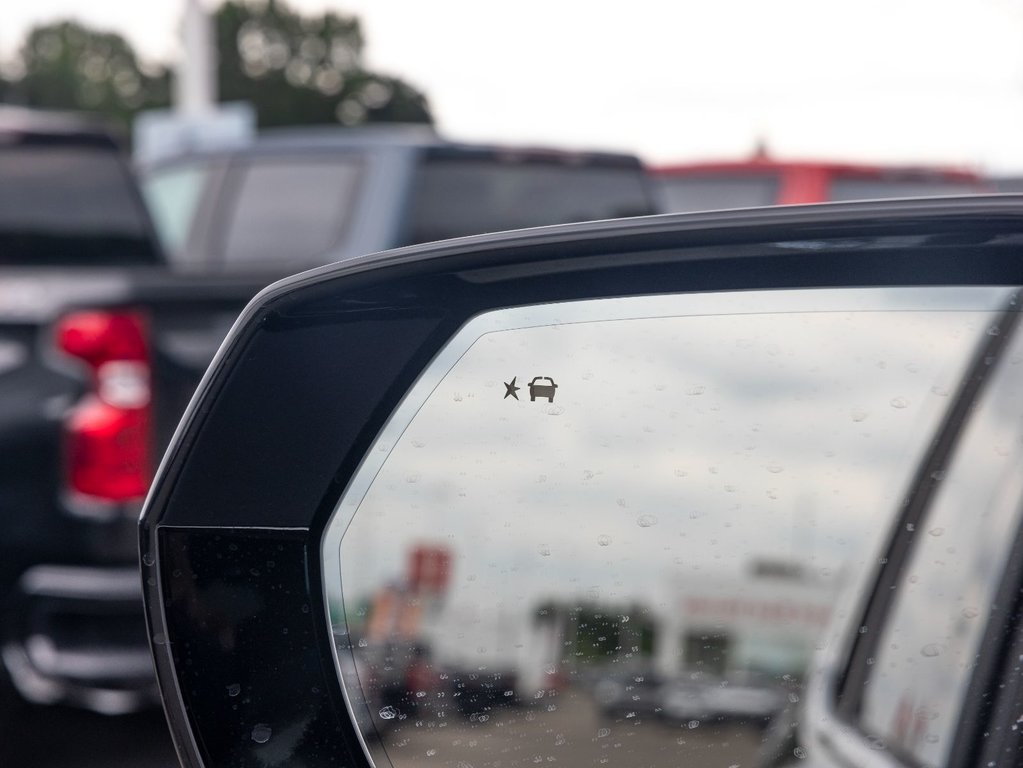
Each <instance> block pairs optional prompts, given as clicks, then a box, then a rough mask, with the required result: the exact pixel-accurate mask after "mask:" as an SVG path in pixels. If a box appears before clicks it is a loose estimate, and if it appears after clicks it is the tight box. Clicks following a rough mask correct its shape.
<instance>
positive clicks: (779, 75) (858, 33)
mask: <svg viewBox="0 0 1023 768" xmlns="http://www.w3.org/2000/svg"><path fill="white" fill-rule="evenodd" d="M291 2H292V4H293V5H295V6H298V7H301V8H303V9H306V10H322V9H323V8H325V7H334V8H337V9H339V10H342V11H346V12H351V13H355V14H357V15H358V16H360V17H361V19H362V20H363V24H364V28H365V32H366V35H367V39H368V48H367V58H368V62H369V64H370V65H371V66H373V67H375V68H378V69H381V70H385V71H387V72H389V73H392V74H397V75H400V76H402V77H405V78H407V79H408V80H410V81H411V82H413V83H414V84H416V85H418V86H419V87H420V88H422V89H423V90H425V91H426V93H427V94H428V96H429V98H430V102H431V104H432V106H433V109H434V113H435V115H436V117H437V120H438V123H439V126H440V128H441V129H442V130H444V131H445V132H446V133H448V134H449V135H452V136H455V137H458V138H467V139H490V140H506V141H527V142H531V143H538V142H540V143H555V144H567V145H571V146H577V147H607V148H620V149H633V150H635V151H638V152H639V153H640V154H642V155H643V156H644V157H646V158H647V159H650V160H654V161H670V160H689V159H694V158H706V157H726V158H728V157H742V156H744V155H746V154H748V153H749V152H751V151H752V149H753V148H754V147H755V146H756V145H757V143H758V142H760V141H763V142H765V143H766V144H767V146H768V147H769V148H770V150H771V151H772V152H773V153H774V154H776V155H780V156H786V157H827V158H832V157H835V158H842V159H854V160H855V159H859V160H876V161H891V162H943V163H955V164H966V165H973V166H978V167H981V168H984V169H987V170H991V171H1004V172H1008V171H1019V172H1023V138H1021V136H1023V131H1021V128H1023V44H1021V43H1023V2H1021V0H969V1H967V0H859V1H858V2H855V3H852V2H845V3H838V2H820V0H775V1H774V2H770V3H765V2H763V1H762V0H717V2H678V3H665V2H664V1H663V0H631V2H628V3H623V2H615V3H611V2H593V0H589V2H581V1H577V0H561V2H550V0H518V2H516V3H512V4H509V3H503V4H491V3H480V2H478V0H434V2H431V3H415V2H409V1H408V0H291ZM182 5H183V0H147V2H145V3H139V2H137V0H94V2H92V3H89V4H83V3H81V2H80V0H34V2H32V3H5V7H4V9H3V11H2V12H0V49H2V50H4V51H6V52H10V50H11V49H12V48H13V46H14V45H15V44H16V43H17V41H18V40H19V39H20V37H21V35H22V34H23V33H24V31H25V30H26V29H27V28H28V27H29V26H31V25H32V24H34V23H39V22H45V21H50V20H53V19H56V18H60V17H67V16H74V17H77V18H79V19H81V20H82V21H85V22H88V23H90V24H92V25H94V26H97V27H104V28H112V29H116V30H118V31H121V32H123V33H124V34H126V35H127V36H128V37H129V38H130V39H131V40H132V41H133V42H134V43H135V45H136V46H137V47H138V49H139V50H140V51H141V52H142V53H143V54H144V55H145V56H147V57H150V58H155V59H164V60H168V59H171V58H173V57H174V56H175V55H176V52H177V43H176V37H175V36H176V28H177V17H178V15H179V13H180V9H181V6H182Z"/></svg>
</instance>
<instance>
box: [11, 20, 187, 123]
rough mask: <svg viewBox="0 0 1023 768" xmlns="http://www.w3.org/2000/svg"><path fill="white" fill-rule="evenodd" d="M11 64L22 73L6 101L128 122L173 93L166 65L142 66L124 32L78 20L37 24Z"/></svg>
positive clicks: (160, 103) (14, 82)
mask: <svg viewBox="0 0 1023 768" xmlns="http://www.w3.org/2000/svg"><path fill="white" fill-rule="evenodd" d="M11 68H12V69H14V70H15V72H16V73H19V74H20V76H16V77H14V78H12V79H11V80H9V81H8V83H7V87H6V88H4V89H3V90H4V93H3V99H4V101H8V102H16V103H19V104H23V105H25V106H30V107H37V108H40V109H62V110H85V111H89V112H98V113H101V114H103V115H104V116H105V117H107V118H108V119H110V120H111V121H113V122H115V123H119V124H121V125H124V126H127V125H128V124H129V122H130V120H131V118H132V116H133V115H134V114H135V113H136V112H138V111H139V110H142V109H152V108H153V107H162V106H166V105H167V104H168V102H169V98H170V76H169V74H168V72H167V70H166V69H164V68H162V67H152V66H145V65H143V64H142V62H140V60H139V58H138V56H137V55H136V54H135V51H134V50H133V49H132V47H131V45H130V44H129V43H128V42H127V41H126V40H125V39H124V38H123V37H121V36H120V35H117V34H113V33H110V32H96V31H95V30H91V29H89V28H87V27H84V26H82V25H81V24H79V23H77V22H74V21H64V22H59V23H56V24H49V25H46V26H42V27H36V28H35V29H33V30H32V31H31V32H30V33H29V35H28V38H27V39H26V40H25V42H24V43H23V44H22V46H21V51H20V53H19V59H18V60H17V61H16V62H15V63H14V64H13V66H12V67H11Z"/></svg>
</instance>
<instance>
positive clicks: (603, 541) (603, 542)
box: [597, 533, 611, 547]
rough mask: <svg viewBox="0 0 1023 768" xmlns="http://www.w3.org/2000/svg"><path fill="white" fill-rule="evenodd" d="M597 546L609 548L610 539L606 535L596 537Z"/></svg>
mask: <svg viewBox="0 0 1023 768" xmlns="http://www.w3.org/2000/svg"><path fill="white" fill-rule="evenodd" d="M597 544H599V545H600V546H602V547H609V546H611V537H610V536H608V535H607V534H606V533H605V534H601V535H600V536H598V537H597Z"/></svg>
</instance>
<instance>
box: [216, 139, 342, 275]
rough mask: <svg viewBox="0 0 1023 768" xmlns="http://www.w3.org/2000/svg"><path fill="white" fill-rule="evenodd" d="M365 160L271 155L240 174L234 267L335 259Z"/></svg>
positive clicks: (228, 246)
mask: <svg viewBox="0 0 1023 768" xmlns="http://www.w3.org/2000/svg"><path fill="white" fill-rule="evenodd" d="M360 165H361V163H360V161H359V158H357V157H355V156H351V157H337V156H334V157H329V158H326V157H309V158H302V159H294V158H292V159H284V158H281V159H271V158H268V159H265V160H259V161H255V162H253V163H252V164H251V165H249V166H247V167H245V168H243V169H240V170H239V171H236V173H240V174H241V176H240V179H238V181H237V184H238V187H237V197H236V199H235V204H234V211H233V214H232V215H231V217H230V220H229V221H228V223H227V230H226V232H225V241H224V258H225V260H226V262H227V264H226V266H227V267H228V268H229V269H239V268H241V269H245V268H252V269H259V268H261V267H268V268H280V267H287V266H303V265H309V264H311V263H323V262H324V261H329V257H327V252H328V251H329V250H331V249H332V248H333V247H334V246H336V245H337V244H338V243H339V242H341V240H342V239H343V238H344V236H345V234H346V232H347V229H348V225H349V221H350V213H351V208H352V205H353V204H354V202H355V197H356V191H357V186H358V180H359V169H360Z"/></svg>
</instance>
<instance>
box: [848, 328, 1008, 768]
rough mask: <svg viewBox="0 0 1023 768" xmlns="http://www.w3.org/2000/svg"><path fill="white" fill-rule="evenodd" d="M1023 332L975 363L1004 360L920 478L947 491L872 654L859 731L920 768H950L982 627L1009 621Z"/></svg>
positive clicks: (925, 521)
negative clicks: (1005, 601)
mask: <svg viewBox="0 0 1023 768" xmlns="http://www.w3.org/2000/svg"><path fill="white" fill-rule="evenodd" d="M1019 336H1020V335H1019V333H1018V332H1017V333H1016V337H1017V338H1016V340H1015V341H1014V342H1013V343H1012V344H1010V345H1009V346H1008V347H1007V348H1005V349H1003V351H1002V352H1001V353H1000V354H999V355H997V356H996V357H995V358H994V359H993V360H992V359H991V358H987V359H982V360H980V362H979V363H978V365H980V364H983V365H990V364H991V363H992V362H995V363H996V364H997V365H998V367H997V368H996V369H995V371H994V373H993V374H992V376H991V379H990V381H989V383H988V385H987V387H986V389H982V390H981V393H980V395H979V396H978V397H977V400H976V402H975V403H974V404H973V405H974V406H975V407H973V408H971V409H970V410H969V413H968V414H967V415H966V416H965V417H964V418H965V419H968V421H967V422H966V423H965V424H964V425H963V426H962V429H961V431H959V433H958V436H957V438H956V442H955V445H954V447H953V449H952V452H951V454H950V458H949V461H948V463H947V466H946V468H945V469H944V470H942V471H938V472H935V473H933V474H932V475H931V479H930V480H924V481H923V484H927V483H929V482H932V481H936V482H937V483H938V486H937V489H936V491H935V492H934V494H933V496H932V497H931V499H930V502H929V504H928V506H927V508H926V509H925V510H924V512H923V517H922V518H921V522H920V524H919V525H917V526H915V527H916V528H918V530H915V531H914V532H913V549H912V551H911V552H910V553H909V555H908V558H907V560H906V563H905V566H904V567H902V569H901V571H900V574H899V582H898V583H897V585H896V593H895V597H894V598H893V601H892V603H891V606H890V608H889V612H888V616H887V619H886V621H885V623H884V626H882V627H881V629H880V631H879V634H878V636H877V639H876V641H875V645H874V648H875V650H874V653H873V654H872V657H870V658H867V659H866V660H865V663H866V664H867V665H869V671H868V673H867V675H866V683H865V689H864V693H863V698H862V700H861V706H860V714H859V724H860V727H861V728H862V729H863V730H865V731H866V732H867V733H869V734H871V735H872V736H873V737H875V738H878V739H880V740H881V741H882V742H883V743H884V744H885V745H886V747H887V748H888V749H890V750H891V751H892V752H894V753H895V754H898V755H901V756H903V757H904V758H909V759H911V761H912V762H913V763H915V764H918V765H921V766H929V767H930V766H933V767H935V768H937V766H942V765H945V764H946V763H947V760H948V757H949V753H950V749H951V748H952V745H953V742H954V740H955V737H956V735H957V730H958V728H959V724H960V720H961V713H964V714H965V713H966V712H967V709H964V702H965V701H966V696H967V691H968V689H969V686H970V683H971V679H972V677H973V673H974V670H975V669H976V667H977V663H978V661H979V660H980V652H981V647H982V642H983V640H984V635H985V630H986V629H988V628H989V627H991V626H994V625H996V623H997V622H999V621H1000V619H1001V617H1000V616H999V615H998V613H997V612H998V606H997V605H996V602H997V593H998V590H999V586H1000V583H1001V579H1002V574H1003V573H1004V571H1005V568H1006V564H1007V560H1008V557H1009V554H1010V553H1011V551H1012V547H1013V544H1014V542H1015V540H1016V534H1017V529H1018V527H1019V524H1020V508H1021V500H1023V443H1021V435H1023V390H1021V388H1020V386H1019V377H1020V374H1021V373H1023V368H1021V366H1020V364H1019V363H1020V359H1021V358H1020V353H1021V351H1023V344H1021V343H1020V340H1019ZM950 428H951V429H954V428H955V425H954V424H952V425H951V426H950ZM939 439H940V438H939ZM920 492H921V491H920V489H919V488H918V489H916V490H911V491H910V493H911V494H913V493H920ZM911 503H912V502H911Z"/></svg>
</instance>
